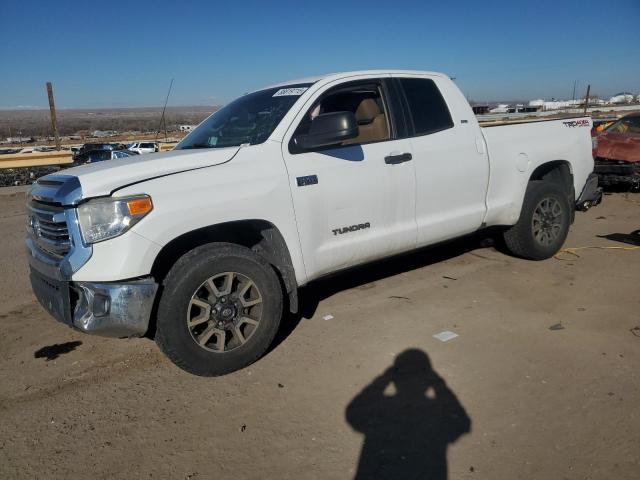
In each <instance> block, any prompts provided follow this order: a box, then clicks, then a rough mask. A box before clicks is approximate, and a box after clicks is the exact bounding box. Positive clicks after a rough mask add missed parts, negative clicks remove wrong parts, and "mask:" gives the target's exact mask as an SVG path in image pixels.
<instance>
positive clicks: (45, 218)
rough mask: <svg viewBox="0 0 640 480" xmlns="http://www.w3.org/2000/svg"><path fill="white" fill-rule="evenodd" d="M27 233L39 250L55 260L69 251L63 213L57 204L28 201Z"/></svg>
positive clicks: (69, 246) (67, 230)
mask: <svg viewBox="0 0 640 480" xmlns="http://www.w3.org/2000/svg"><path fill="white" fill-rule="evenodd" d="M27 208H28V209H29V218H28V220H27V233H28V235H29V237H30V238H31V239H32V240H33V242H34V243H35V244H36V245H37V246H38V247H39V248H40V250H42V251H44V252H45V253H48V254H49V255H51V256H53V257H57V258H62V257H64V256H65V255H66V254H67V253H68V252H69V250H71V239H70V237H69V229H68V228H67V221H66V217H65V213H64V208H63V207H62V206H61V205H59V204H53V203H46V202H39V201H37V200H33V199H32V200H30V201H29V203H28V204H27Z"/></svg>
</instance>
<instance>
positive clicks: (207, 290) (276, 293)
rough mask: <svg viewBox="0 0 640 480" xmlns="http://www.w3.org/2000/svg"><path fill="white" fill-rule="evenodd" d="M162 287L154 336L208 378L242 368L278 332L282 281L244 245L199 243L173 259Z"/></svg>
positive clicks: (176, 359) (175, 357) (177, 361)
mask: <svg viewBox="0 0 640 480" xmlns="http://www.w3.org/2000/svg"><path fill="white" fill-rule="evenodd" d="M229 279H230V280H229ZM209 282H211V283H209ZM162 285H163V291H162V296H161V298H160V302H159V304H158V315H157V327H156V328H157V330H156V336H155V340H156V343H157V344H158V346H159V347H160V350H162V352H163V353H164V354H165V355H166V356H167V357H169V359H170V360H171V361H172V362H173V363H175V364H176V365H177V366H178V367H180V368H182V369H183V370H186V371H187V372H189V373H193V374H195V375H200V376H206V377H210V376H218V375H224V374H227V373H231V372H234V371H236V370H239V369H241V368H244V367H246V366H247V365H249V364H251V363H253V362H255V361H256V360H257V359H258V358H260V357H261V356H262V355H263V354H264V352H265V351H266V350H267V349H268V348H269V346H270V345H271V342H272V341H273V339H274V337H275V335H276V332H277V331H278V327H279V325H280V320H281V317H282V305H283V294H282V289H281V287H280V282H279V281H278V277H277V276H276V274H275V271H274V270H273V268H272V267H271V265H269V264H268V263H267V262H266V261H265V260H264V259H263V258H261V257H260V256H258V255H256V254H255V253H254V252H252V251H251V250H249V249H248V248H245V247H241V246H238V245H234V244H229V243H210V244H207V245H204V246H201V247H197V248H195V249H193V250H191V251H190V252H188V253H186V254H185V255H183V256H182V257H181V258H180V259H179V260H178V261H177V262H176V263H175V265H174V266H173V267H172V268H171V270H170V271H169V273H168V274H167V276H166V278H165V279H164V281H163V283H162ZM247 285H249V286H248V287H247ZM245 287H247V291H246V292H244V293H243V292H242V290H243V288H245ZM232 289H234V290H232ZM241 297H242V298H241ZM225 302H226V303H225ZM256 302H257V303H256ZM207 305H209V306H208V307H207ZM246 305H250V306H248V307H246ZM229 312H231V313H229ZM258 317H259V318H258ZM250 321H251V322H252V323H250ZM220 325H222V326H220ZM220 332H222V333H220ZM243 340H244V342H243ZM220 347H222V348H220Z"/></svg>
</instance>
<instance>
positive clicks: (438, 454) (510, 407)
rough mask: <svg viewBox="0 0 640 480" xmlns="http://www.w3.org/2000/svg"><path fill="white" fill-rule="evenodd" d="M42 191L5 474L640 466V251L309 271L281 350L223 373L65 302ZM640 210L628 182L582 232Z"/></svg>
mask: <svg viewBox="0 0 640 480" xmlns="http://www.w3.org/2000/svg"><path fill="white" fill-rule="evenodd" d="M9 192H11V191H9ZM23 203H24V193H20V192H18V193H12V194H11V193H9V194H7V192H4V194H0V206H1V209H0V245H2V252H1V253H0V259H1V263H0V265H1V267H2V269H1V272H2V275H1V278H0V322H1V323H0V324H1V325H2V330H1V332H0V376H1V378H2V382H1V384H0V418H1V421H0V477H2V478H46V479H52V478H65V479H67V478H127V479H130V478H171V479H183V478H184V479H198V478H234V479H244V478H278V479H283V478H291V479H307V478H309V479H311V478H314V479H315V478H322V479H334V478H335V479H349V478H353V477H354V476H356V474H357V473H358V472H359V474H360V475H361V477H362V478H364V476H365V474H367V473H370V472H376V473H374V477H373V478H386V477H385V475H387V476H388V477H389V478H444V477H445V476H446V475H447V470H448V475H449V478H451V479H505V480H506V479H515V478H526V479H529V478H536V479H613V478H615V479H632V478H638V471H639V469H640V459H639V452H640V371H639V369H638V367H639V366H640V328H638V327H640V294H639V290H638V286H639V281H640V251H621V250H596V249H594V250H584V251H580V252H579V254H580V257H579V258H572V257H567V258H568V260H565V261H562V260H556V259H551V260H547V261H544V262H538V263H534V262H527V261H522V260H517V259H513V258H510V257H507V256H505V255H504V254H502V253H500V252H499V251H496V250H495V249H494V248H492V247H487V246H482V245H484V243H483V242H482V240H483V239H482V237H481V236H480V237H477V236H476V237H473V238H469V239H465V241H462V242H455V243H454V244H450V245H447V246H441V247H437V248H435V249H430V250H426V251H422V252H419V253H416V254H413V255H411V256H408V257H403V258H399V259H394V260H393V261H388V262H385V263H383V264H379V265H376V266H373V267H367V268H366V269H364V270H360V271H358V272H355V273H348V274H345V275H342V276H340V277H337V278H332V279H328V280H325V281H323V282H322V283H318V284H316V285H315V286H313V287H310V288H307V289H306V290H305V292H304V299H303V301H304V304H305V311H306V315H305V316H306V317H308V318H301V319H296V318H292V319H290V320H289V321H288V324H287V328H286V329H285V331H284V332H283V335H282V338H281V339H280V342H279V343H278V345H277V346H276V347H275V348H274V349H273V350H272V351H271V352H270V353H269V354H268V355H267V356H266V357H265V358H263V359H262V360H260V361H258V362H257V363H256V364H254V365H252V366H251V367H249V368H247V369H245V370H243V371H240V372H237V373H235V374H233V375H229V376H226V377H222V378H210V379H207V378H198V377H194V376H190V375H188V374H186V373H184V372H182V371H180V370H178V369H177V368H175V367H174V366H173V365H172V364H171V363H170V362H169V361H168V360H166V359H165V358H164V357H163V356H162V355H161V354H160V353H159V351H158V349H157V348H156V346H155V344H154V343H153V342H152V341H151V340H148V339H134V340H112V339H103V338H96V337H89V336H85V335H82V334H79V333H75V332H73V331H72V330H70V329H68V328H67V327H65V326H63V325H61V324H58V323H56V322H55V321H54V320H52V319H50V318H48V316H47V315H46V314H45V313H44V312H43V310H42V309H41V308H40V307H39V306H38V305H37V303H36V301H35V299H34V298H33V296H32V294H31V292H30V290H29V286H28V280H27V271H26V263H27V262H26V258H25V253H24V252H23V245H22V237H23V231H24V227H23V225H24V223H25V218H24V214H23ZM638 228H640V196H638V195H636V196H635V197H633V196H627V195H625V194H614V195H609V196H607V197H606V198H605V202H604V204H603V205H601V206H599V207H597V208H595V209H593V210H591V211H590V212H588V213H586V214H578V216H577V220H576V223H575V225H574V226H573V229H572V231H571V234H570V236H569V239H568V240H567V246H572V247H573V246H583V245H601V246H624V245H625V244H624V243H620V242H616V241H614V240H611V239H607V238H601V237H599V236H602V235H610V234H616V233H617V234H628V233H630V232H631V231H633V230H637V229H638ZM329 314H330V315H332V316H333V318H331V319H329V320H325V319H323V317H324V316H326V315H329ZM444 330H451V331H453V332H455V333H457V334H458V335H459V336H458V337H457V338H454V339H453V340H450V341H448V342H446V343H443V342H441V341H439V340H437V339H435V338H434V337H433V335H434V334H437V333H439V332H442V331H444ZM427 355H428V357H427ZM427 358H428V359H430V362H431V363H430V364H429V362H428V360H427ZM390 367H393V368H390ZM425 391H427V395H426V396H425V394H424V392H425ZM365 438H366V443H363V442H364V440H365ZM363 445H364V448H363ZM381 464H384V465H385V466H382V465H381Z"/></svg>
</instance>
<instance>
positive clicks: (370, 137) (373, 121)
mask: <svg viewBox="0 0 640 480" xmlns="http://www.w3.org/2000/svg"><path fill="white" fill-rule="evenodd" d="M355 116H356V121H357V122H358V130H359V134H358V136H357V137H356V138H352V139H350V140H345V141H344V142H343V144H344V145H351V144H354V143H368V142H375V141H380V140H385V139H388V138H389V128H388V126H387V117H386V116H385V114H384V113H382V112H381V111H380V108H379V107H378V104H377V103H376V101H375V100H374V99H372V98H365V99H364V100H362V102H360V105H358V109H357V110H356V114H355Z"/></svg>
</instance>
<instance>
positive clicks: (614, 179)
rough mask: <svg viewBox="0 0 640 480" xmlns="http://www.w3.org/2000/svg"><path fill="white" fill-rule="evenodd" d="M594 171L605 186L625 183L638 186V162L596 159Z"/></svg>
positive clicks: (639, 184)
mask: <svg viewBox="0 0 640 480" xmlns="http://www.w3.org/2000/svg"><path fill="white" fill-rule="evenodd" d="M594 172H595V173H596V174H597V175H598V178H599V180H600V185H603V186H605V187H608V186H613V185H619V184H623V185H624V184H627V185H629V184H630V185H631V186H632V187H635V188H638V187H640V163H638V162H623V161H616V160H605V159H596V162H595V167H594Z"/></svg>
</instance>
